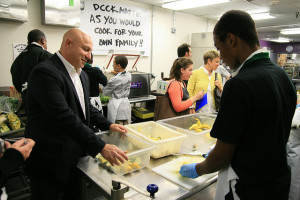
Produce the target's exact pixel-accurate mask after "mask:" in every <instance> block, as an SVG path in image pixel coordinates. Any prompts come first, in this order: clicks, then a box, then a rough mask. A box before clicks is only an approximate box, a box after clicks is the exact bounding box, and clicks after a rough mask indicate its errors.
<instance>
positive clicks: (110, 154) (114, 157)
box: [101, 144, 128, 166]
mask: <svg viewBox="0 0 300 200" xmlns="http://www.w3.org/2000/svg"><path fill="white" fill-rule="evenodd" d="M101 155H102V156H103V157H104V158H105V159H106V160H107V161H108V162H109V163H110V164H111V165H112V166H114V165H118V166H120V162H121V163H122V164H123V163H124V162H125V160H128V157H127V155H126V154H125V152H124V151H122V150H121V149H119V148H118V147H117V146H115V145H112V144H106V145H105V146H104V148H103V149H102V151H101Z"/></svg>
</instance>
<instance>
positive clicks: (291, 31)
mask: <svg viewBox="0 0 300 200" xmlns="http://www.w3.org/2000/svg"><path fill="white" fill-rule="evenodd" d="M280 33H281V34H283V35H296V34H300V28H290V29H282V30H281V31H280Z"/></svg>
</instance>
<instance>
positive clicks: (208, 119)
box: [157, 113, 216, 153]
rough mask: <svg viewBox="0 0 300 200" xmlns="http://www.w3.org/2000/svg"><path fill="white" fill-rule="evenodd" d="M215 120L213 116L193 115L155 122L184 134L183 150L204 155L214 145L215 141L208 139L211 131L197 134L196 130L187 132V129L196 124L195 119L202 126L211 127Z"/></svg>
mask: <svg viewBox="0 0 300 200" xmlns="http://www.w3.org/2000/svg"><path fill="white" fill-rule="evenodd" d="M215 118H216V115H213V114H203V113H195V114H190V115H184V116H180V117H174V118H169V119H163V120H159V121H157V122H158V123H159V124H162V125H164V126H167V127H169V128H171V129H173V130H175V131H178V132H180V133H184V134H186V135H187V136H188V137H187V139H186V140H185V141H184V142H183V144H182V145H183V146H184V147H185V148H187V149H189V150H197V151H200V152H203V153H206V152H208V151H209V150H210V149H211V148H212V146H214V145H215V144H216V139H215V138H212V137H210V130H211V129H207V130H203V131H202V132H197V131H196V130H189V128H190V127H191V126H192V125H193V124H195V123H197V120H196V119H199V120H200V122H201V123H202V124H207V125H209V126H211V127H212V126H213V124H214V122H215Z"/></svg>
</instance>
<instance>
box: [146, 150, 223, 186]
mask: <svg viewBox="0 0 300 200" xmlns="http://www.w3.org/2000/svg"><path fill="white" fill-rule="evenodd" d="M204 159H205V158H202V157H200V156H199V157H198V156H191V157H189V156H184V157H180V158H177V159H174V160H172V161H170V162H167V163H165V164H163V165H160V166H158V167H155V168H153V169H152V171H153V172H155V173H157V174H159V175H160V176H162V177H165V178H166V179H169V180H170V181H172V182H174V183H176V184H178V185H179V186H181V187H183V188H185V189H187V190H191V189H193V188H194V187H197V186H199V185H200V184H202V183H204V182H205V181H207V180H209V179H211V178H212V177H214V176H216V175H217V172H216V173H212V174H205V175H202V176H199V177H198V178H196V179H192V178H186V177H182V176H181V174H180V173H179V170H180V166H181V165H183V164H190V163H195V162H196V163H199V162H202V161H203V160H204Z"/></svg>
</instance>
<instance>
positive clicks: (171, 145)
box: [126, 121, 186, 158]
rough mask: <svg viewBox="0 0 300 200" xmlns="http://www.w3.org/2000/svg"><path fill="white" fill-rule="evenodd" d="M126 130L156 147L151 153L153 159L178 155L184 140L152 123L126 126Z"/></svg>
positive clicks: (176, 133) (179, 135)
mask: <svg viewBox="0 0 300 200" xmlns="http://www.w3.org/2000/svg"><path fill="white" fill-rule="evenodd" d="M126 128H127V129H128V130H129V131H130V132H132V133H134V134H135V135H137V136H139V137H140V138H142V139H143V140H145V141H147V142H149V143H151V144H153V145H155V146H156V148H155V149H154V150H153V151H152V152H151V157H153V158H161V157H164V156H168V155H171V154H173V153H178V152H179V151H180V149H181V144H182V142H183V140H184V139H185V138H186V135H184V134H182V133H179V132H177V131H175V130H172V129H170V128H168V127H166V126H163V125H161V124H159V123H156V122H154V121H149V122H142V123H136V124H128V125H126Z"/></svg>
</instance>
